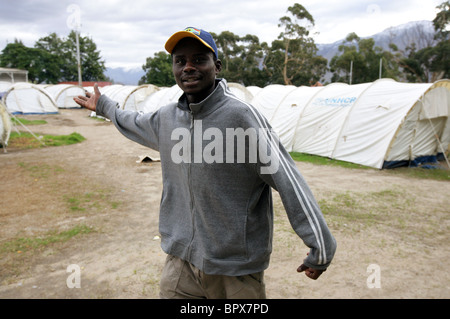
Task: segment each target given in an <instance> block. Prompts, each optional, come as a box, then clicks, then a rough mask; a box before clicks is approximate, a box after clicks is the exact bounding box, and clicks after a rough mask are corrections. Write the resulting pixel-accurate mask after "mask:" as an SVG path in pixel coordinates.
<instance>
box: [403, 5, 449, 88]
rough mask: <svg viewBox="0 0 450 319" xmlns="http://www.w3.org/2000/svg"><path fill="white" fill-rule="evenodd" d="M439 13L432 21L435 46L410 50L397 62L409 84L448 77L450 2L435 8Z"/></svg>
mask: <svg viewBox="0 0 450 319" xmlns="http://www.w3.org/2000/svg"><path fill="white" fill-rule="evenodd" d="M437 9H440V11H439V12H438V13H437V15H436V17H435V18H434V20H433V25H434V29H435V31H436V34H435V37H434V38H435V40H437V41H438V42H437V44H436V45H434V46H429V47H426V48H423V49H421V50H418V51H415V50H410V52H409V54H408V56H406V57H405V58H403V59H401V60H400V61H399V65H400V66H401V67H402V68H403V69H404V72H405V73H406V76H407V79H408V80H409V81H410V82H435V81H437V80H440V79H442V78H448V77H450V65H449V63H448V61H449V58H450V39H449V31H448V26H449V24H450V1H445V2H443V3H442V4H441V5H439V6H437Z"/></svg>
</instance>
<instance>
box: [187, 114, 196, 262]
mask: <svg viewBox="0 0 450 319" xmlns="http://www.w3.org/2000/svg"><path fill="white" fill-rule="evenodd" d="M190 116H191V126H190V129H189V131H190V134H191V143H190V145H189V147H190V148H191V150H190V152H189V156H190V159H189V162H188V165H189V166H188V187H189V190H188V191H189V196H190V199H191V203H190V209H191V222H192V237H191V240H190V242H189V246H188V247H189V248H188V259H190V257H191V253H192V242H193V241H194V237H195V213H194V210H195V205H194V195H193V194H192V179H191V169H192V161H193V154H192V152H193V147H192V146H193V142H194V141H193V137H194V123H195V121H194V120H195V119H194V114H193V113H192V111H191V112H190Z"/></svg>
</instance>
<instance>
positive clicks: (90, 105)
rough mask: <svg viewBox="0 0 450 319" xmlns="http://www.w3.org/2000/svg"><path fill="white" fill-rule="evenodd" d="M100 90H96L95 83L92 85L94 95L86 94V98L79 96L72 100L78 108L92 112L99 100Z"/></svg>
mask: <svg viewBox="0 0 450 319" xmlns="http://www.w3.org/2000/svg"><path fill="white" fill-rule="evenodd" d="M100 95H102V94H101V93H100V90H99V89H98V85H97V83H95V84H94V94H92V93H89V92H86V96H83V95H79V96H78V97H75V98H73V100H74V101H75V102H76V103H77V104H78V105H80V106H82V107H85V108H87V109H88V110H91V111H94V112H95V109H96V107H97V101H98V99H99V98H100Z"/></svg>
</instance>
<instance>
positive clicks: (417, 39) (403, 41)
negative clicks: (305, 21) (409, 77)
mask: <svg viewBox="0 0 450 319" xmlns="http://www.w3.org/2000/svg"><path fill="white" fill-rule="evenodd" d="M356 34H357V33H356ZM434 34H435V31H434V26H433V23H432V22H431V21H427V20H422V21H412V22H408V23H405V24H401V25H398V26H395V27H390V28H388V29H386V30H384V31H382V32H379V33H377V34H374V35H372V36H369V37H361V38H363V39H364V38H373V39H374V40H375V45H376V46H379V47H381V48H382V49H383V50H389V44H390V43H393V44H395V45H397V47H398V49H399V50H401V51H404V50H405V49H406V47H408V46H409V45H411V43H415V45H416V50H420V49H423V48H425V47H429V46H433V45H435V40H434ZM344 41H345V39H341V40H339V41H336V42H333V43H328V44H316V45H317V48H318V49H319V51H318V53H317V54H318V55H321V56H323V57H324V58H326V59H327V60H328V61H330V60H331V58H332V57H333V56H335V55H337V54H339V46H340V45H341V44H343V43H344ZM144 74H145V72H144V70H143V69H142V68H135V69H125V68H107V69H106V72H105V75H106V76H107V77H109V78H110V79H112V80H113V81H114V83H116V84H119V83H120V84H124V85H137V84H138V82H139V80H140V79H141V77H142V76H144Z"/></svg>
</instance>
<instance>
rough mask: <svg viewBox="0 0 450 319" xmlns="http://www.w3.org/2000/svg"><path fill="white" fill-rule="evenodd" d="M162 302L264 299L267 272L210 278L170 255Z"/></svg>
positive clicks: (164, 274)
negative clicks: (163, 300)
mask: <svg viewBox="0 0 450 319" xmlns="http://www.w3.org/2000/svg"><path fill="white" fill-rule="evenodd" d="M159 296H160V298H161V299H205V298H208V299H265V298H266V289H265V284H264V271H262V272H260V273H256V274H250V275H245V276H235V277H234V276H223V275H207V274H205V273H204V272H202V271H201V270H199V269H198V268H196V267H195V266H193V265H191V264H190V263H188V262H187V261H184V260H182V259H180V258H178V257H175V256H172V255H168V256H167V258H166V264H165V266H164V269H163V272H162V275H161V283H160V293H159Z"/></svg>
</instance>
